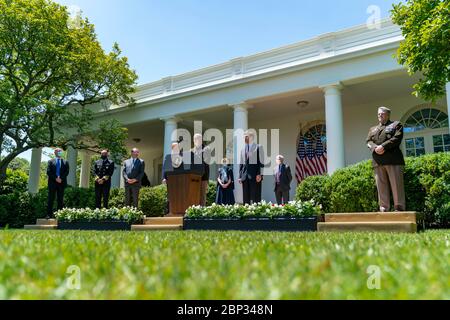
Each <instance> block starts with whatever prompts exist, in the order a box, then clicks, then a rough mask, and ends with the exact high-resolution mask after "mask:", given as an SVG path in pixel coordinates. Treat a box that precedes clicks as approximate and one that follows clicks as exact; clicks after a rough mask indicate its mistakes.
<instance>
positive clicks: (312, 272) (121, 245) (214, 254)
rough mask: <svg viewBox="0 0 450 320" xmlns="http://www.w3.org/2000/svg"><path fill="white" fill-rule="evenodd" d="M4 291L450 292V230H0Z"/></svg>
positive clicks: (25, 294)
mask: <svg viewBox="0 0 450 320" xmlns="http://www.w3.org/2000/svg"><path fill="white" fill-rule="evenodd" d="M71 265H75V266H78V267H79V268H80V270H81V289H80V290H71V289H69V288H68V286H67V279H68V278H69V277H70V276H71V275H70V274H68V273H67V270H68V268H69V267H70V266H71ZM369 266H378V267H379V268H380V269H379V270H380V271H381V273H380V284H381V288H380V290H369V289H368V287H367V282H368V279H369V277H370V276H371V274H368V273H367V270H368V268H369ZM371 280H373V279H372V278H371ZM371 283H372V282H371ZM0 299H450V231H448V230H447V231H429V232H425V233H420V234H416V235H404V234H322V233H263V232H261V233H259V232H257V233H240V232H225V233H221V232H155V233H130V232H128V233H126V232H118V233H113V232H107V233H103V232H59V231H53V232H36V231H0Z"/></svg>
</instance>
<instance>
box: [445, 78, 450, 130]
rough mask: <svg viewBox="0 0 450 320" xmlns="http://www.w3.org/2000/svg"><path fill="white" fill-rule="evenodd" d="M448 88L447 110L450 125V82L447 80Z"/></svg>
mask: <svg viewBox="0 0 450 320" xmlns="http://www.w3.org/2000/svg"><path fill="white" fill-rule="evenodd" d="M445 88H446V90H447V110H448V113H447V114H448V115H449V118H448V121H449V127H450V82H447V85H446V86H445Z"/></svg>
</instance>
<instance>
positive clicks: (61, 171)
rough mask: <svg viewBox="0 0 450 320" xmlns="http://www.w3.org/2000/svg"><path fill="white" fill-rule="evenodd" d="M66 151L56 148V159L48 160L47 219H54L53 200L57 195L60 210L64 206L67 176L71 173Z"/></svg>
mask: <svg viewBox="0 0 450 320" xmlns="http://www.w3.org/2000/svg"><path fill="white" fill-rule="evenodd" d="M63 155H64V152H63V150H62V149H60V148H57V149H55V159H52V160H50V161H49V162H48V165H47V176H48V203H47V219H53V218H54V215H53V202H55V197H56V199H57V203H58V206H57V208H58V210H61V209H62V208H63V207H64V190H65V189H66V187H67V176H68V175H69V163H68V162H67V161H65V160H64V159H63V158H62V157H63Z"/></svg>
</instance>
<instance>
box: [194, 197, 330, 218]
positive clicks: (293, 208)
mask: <svg viewBox="0 0 450 320" xmlns="http://www.w3.org/2000/svg"><path fill="white" fill-rule="evenodd" d="M321 212H322V208H321V207H320V206H318V205H316V204H315V203H314V201H291V202H289V203H287V204H285V205H277V204H273V203H271V202H265V201H263V202H261V203H256V204H252V205H248V204H247V205H237V204H236V205H217V204H213V205H212V206H209V207H201V206H192V207H190V208H188V209H187V210H186V218H188V219H276V218H307V217H316V216H317V215H319V214H320V213H321Z"/></svg>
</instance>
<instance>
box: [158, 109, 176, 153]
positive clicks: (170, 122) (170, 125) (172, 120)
mask: <svg viewBox="0 0 450 320" xmlns="http://www.w3.org/2000/svg"><path fill="white" fill-rule="evenodd" d="M161 120H162V121H164V123H165V125H164V155H163V156H164V157H165V156H166V155H168V154H170V153H171V151H172V143H174V142H176V141H173V139H172V135H173V132H174V131H176V130H177V129H178V122H179V121H180V119H178V118H176V117H169V118H163V119H161Z"/></svg>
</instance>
